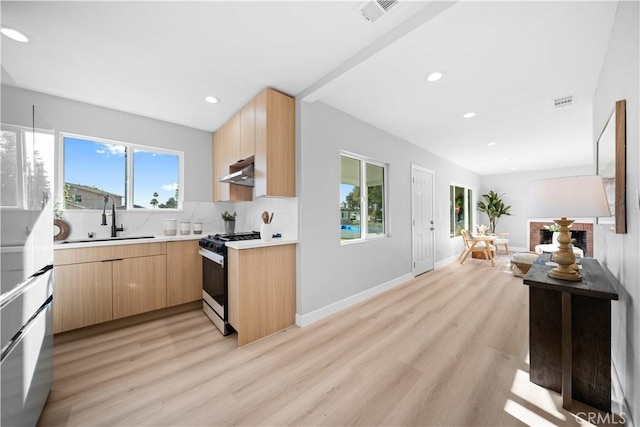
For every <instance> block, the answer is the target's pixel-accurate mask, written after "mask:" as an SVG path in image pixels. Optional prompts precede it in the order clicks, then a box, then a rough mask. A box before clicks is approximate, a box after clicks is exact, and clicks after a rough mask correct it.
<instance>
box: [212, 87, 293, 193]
mask: <svg viewBox="0 0 640 427" xmlns="http://www.w3.org/2000/svg"><path fill="white" fill-rule="evenodd" d="M248 158H253V160H254V168H255V172H254V173H255V190H254V188H251V187H245V186H242V185H235V184H226V183H221V182H219V180H220V177H221V176H224V175H226V174H228V173H229V172H230V171H234V170H237V169H239V168H240V167H241V166H238V163H237V162H238V161H239V160H246V159H248ZM241 165H244V164H241ZM213 180H214V182H213V201H214V202H218V201H227V200H252V198H253V196H254V194H255V196H279V197H293V196H295V193H296V190H295V100H294V98H292V97H290V96H287V95H285V94H283V93H280V92H278V91H276V90H273V89H271V88H267V89H265V90H263V91H262V92H260V94H258V95H257V96H256V97H255V98H254V99H252V100H251V102H249V103H248V104H247V105H245V106H244V107H243V108H242V109H241V110H240V111H239V112H238V113H237V114H236V115H234V116H233V117H232V118H231V119H230V120H229V121H228V122H227V123H225V124H224V125H223V126H222V127H221V128H220V129H218V130H217V131H216V132H215V133H214V135H213Z"/></svg>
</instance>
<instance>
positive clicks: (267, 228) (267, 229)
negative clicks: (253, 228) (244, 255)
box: [260, 223, 273, 242]
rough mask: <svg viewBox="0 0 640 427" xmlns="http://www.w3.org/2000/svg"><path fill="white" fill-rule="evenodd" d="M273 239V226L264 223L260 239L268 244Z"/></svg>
mask: <svg viewBox="0 0 640 427" xmlns="http://www.w3.org/2000/svg"><path fill="white" fill-rule="evenodd" d="M272 237H273V230H272V229H271V224H267V223H262V224H260V239H262V240H264V241H265V242H268V241H269V240H271V238H272Z"/></svg>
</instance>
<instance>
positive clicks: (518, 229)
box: [476, 165, 593, 250]
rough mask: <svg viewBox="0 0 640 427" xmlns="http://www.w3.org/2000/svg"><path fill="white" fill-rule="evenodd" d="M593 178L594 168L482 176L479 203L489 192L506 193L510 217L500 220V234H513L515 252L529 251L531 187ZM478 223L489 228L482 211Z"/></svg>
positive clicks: (478, 215)
mask: <svg viewBox="0 0 640 427" xmlns="http://www.w3.org/2000/svg"><path fill="white" fill-rule="evenodd" d="M591 174H593V167H592V166H591V165H588V166H582V167H574V168H564V169H546V170H539V171H532V172H518V173H510V174H501V175H490V176H483V177H482V186H481V191H480V192H479V193H478V200H482V199H481V196H482V195H483V194H486V193H488V192H489V191H490V190H493V191H495V192H496V193H498V194H502V193H505V194H504V196H502V199H503V200H504V202H505V204H507V205H511V206H512V208H511V215H509V216H502V217H500V220H499V221H498V226H497V231H498V232H500V233H510V236H509V247H510V248H513V249H514V250H523V249H524V250H528V247H529V245H528V234H529V223H528V219H529V217H528V214H527V206H528V203H529V199H528V196H529V194H528V193H529V184H530V183H531V182H532V181H536V180H539V179H547V178H557V177H561V176H575V175H591ZM476 220H477V223H478V224H487V225H488V224H489V218H488V217H487V215H486V214H484V213H481V212H479V211H477V214H476Z"/></svg>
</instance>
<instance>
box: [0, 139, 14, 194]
mask: <svg viewBox="0 0 640 427" xmlns="http://www.w3.org/2000/svg"><path fill="white" fill-rule="evenodd" d="M18 179H19V177H18V135H17V133H16V132H11V131H4V130H3V131H2V133H1V134H0V186H1V189H0V206H18Z"/></svg>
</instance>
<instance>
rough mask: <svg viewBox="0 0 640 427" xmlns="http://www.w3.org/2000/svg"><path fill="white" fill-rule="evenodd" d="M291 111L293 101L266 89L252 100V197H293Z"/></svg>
mask: <svg viewBox="0 0 640 427" xmlns="http://www.w3.org/2000/svg"><path fill="white" fill-rule="evenodd" d="M295 110H296V106H295V99H293V98H292V97H290V96H287V95H285V94H283V93H280V92H278V91H275V90H273V89H270V88H267V89H265V90H264V91H262V92H261V93H260V94H259V95H258V96H257V97H256V98H255V121H256V149H255V152H256V154H255V188H254V194H255V196H256V197H260V196H277V197H294V196H295V195H296V146H295Z"/></svg>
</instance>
